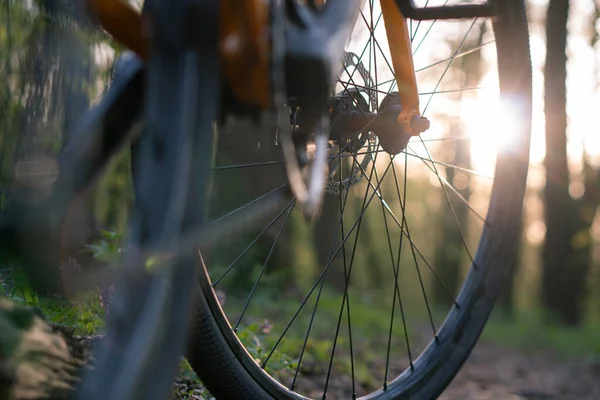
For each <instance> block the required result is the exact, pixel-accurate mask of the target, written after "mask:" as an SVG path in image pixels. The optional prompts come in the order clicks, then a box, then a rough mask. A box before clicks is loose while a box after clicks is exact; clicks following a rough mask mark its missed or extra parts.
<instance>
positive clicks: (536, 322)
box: [481, 310, 600, 362]
mask: <svg viewBox="0 0 600 400" xmlns="http://www.w3.org/2000/svg"><path fill="white" fill-rule="evenodd" d="M543 320H544V319H543V313H542V312H541V311H539V310H530V311H522V312H519V313H517V315H516V316H515V317H514V318H511V319H508V318H504V317H502V316H500V315H498V314H495V315H492V317H491V318H490V320H489V321H488V324H487V325H486V327H485V330H484V331H483V334H482V336H481V338H482V340H486V341H489V342H490V343H493V344H497V345H500V346H504V347H507V348H516V349H519V350H522V351H530V352H541V351H545V352H551V353H553V354H555V355H557V356H559V357H567V358H574V357H576V358H588V359H590V360H592V361H594V362H600V321H592V322H587V323H585V324H583V325H582V326H580V327H567V326H561V325H557V324H548V323H544V321H543Z"/></svg>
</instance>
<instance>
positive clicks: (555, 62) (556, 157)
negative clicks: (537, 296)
mask: <svg viewBox="0 0 600 400" xmlns="http://www.w3.org/2000/svg"><path fill="white" fill-rule="evenodd" d="M568 14H569V1H568V0H551V1H550V4H549V6H548V12H547V18H546V41H547V53H546V66H545V87H544V89H545V94H544V100H545V110H544V111H545V115H546V158H545V167H546V187H545V191H544V200H545V204H546V208H545V219H546V242H545V245H544V249H543V258H542V260H543V272H542V304H543V305H544V307H545V308H546V310H547V311H549V313H550V314H551V315H552V317H553V318H558V320H559V321H560V322H563V323H567V324H571V325H575V324H578V323H580V322H581V319H582V315H583V303H582V300H583V299H584V294H585V293H584V292H585V290H584V289H585V283H586V279H587V272H588V269H589V250H590V248H589V245H590V237H589V226H590V224H591V222H588V221H587V217H585V215H584V213H583V212H582V211H584V207H583V206H584V203H586V201H583V202H582V204H578V202H577V201H576V200H574V199H573V198H572V197H571V195H570V193H569V184H570V179H569V169H568V160H567V135H566V130H567V112H566V102H567V92H566V78H567V71H566V64H567V55H566V45H567V20H568Z"/></svg>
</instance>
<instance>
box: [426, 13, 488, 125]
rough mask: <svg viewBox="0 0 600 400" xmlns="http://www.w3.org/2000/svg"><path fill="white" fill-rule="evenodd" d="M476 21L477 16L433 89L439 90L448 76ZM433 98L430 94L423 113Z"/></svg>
mask: <svg viewBox="0 0 600 400" xmlns="http://www.w3.org/2000/svg"><path fill="white" fill-rule="evenodd" d="M476 22H477V18H475V19H474V20H473V22H472V23H471V26H469V29H468V30H467V33H466V34H465V36H464V37H463V38H462V40H461V42H460V44H459V45H458V47H457V48H456V51H455V52H454V54H453V55H452V57H451V58H450V60H449V61H448V64H447V65H446V69H444V72H443V73H442V76H440V79H438V81H437V83H436V84H435V88H434V89H433V91H434V92H435V91H437V89H438V87H439V86H440V83H441V82H442V80H443V79H444V77H445V76H446V74H447V73H448V70H450V66H451V65H452V63H453V62H454V60H455V59H456V56H457V55H458V52H459V51H460V49H461V48H462V46H463V44H464V43H465V41H466V40H467V36H469V33H470V32H471V30H472V29H473V27H474V26H475V23H476ZM431 99H433V95H430V96H429V100H427V103H426V104H425V107H424V108H423V111H422V112H421V115H425V112H427V109H428V108H429V104H431Z"/></svg>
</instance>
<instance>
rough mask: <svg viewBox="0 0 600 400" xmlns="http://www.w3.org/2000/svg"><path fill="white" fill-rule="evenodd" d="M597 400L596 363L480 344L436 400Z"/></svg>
mask: <svg viewBox="0 0 600 400" xmlns="http://www.w3.org/2000/svg"><path fill="white" fill-rule="evenodd" d="M459 399H460V400H488V399H489V400H555V399H556V400H558V399H560V400H587V399H590V400H592V399H594V400H600V363H599V362H596V363H592V362H585V361H582V360H579V361H565V360H560V359H558V358H557V357H554V356H552V355H551V354H549V353H547V352H544V353H542V352H537V353H532V354H527V353H525V352H523V351H518V350H514V349H503V348H498V347H495V346H493V345H490V344H489V343H485V342H480V343H479V344H478V345H477V347H476V348H475V350H474V351H473V353H472V354H471V357H469V360H468V361H467V362H466V363H465V365H464V366H463V368H462V370H461V371H460V372H459V374H458V375H457V377H456V378H455V379H454V381H453V382H452V384H451V385H450V386H449V387H448V388H447V389H446V391H445V392H444V393H443V394H442V396H441V397H440V398H439V400H459Z"/></svg>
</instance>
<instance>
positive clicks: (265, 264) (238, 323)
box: [233, 202, 295, 332]
mask: <svg viewBox="0 0 600 400" xmlns="http://www.w3.org/2000/svg"><path fill="white" fill-rule="evenodd" d="M294 204H295V202H294ZM294 204H292V205H291V206H290V208H289V209H288V211H287V213H286V214H285V218H284V220H283V223H282V224H281V227H280V228H279V231H278V232H277V236H275V239H274V240H273V245H271V249H270V250H269V254H267V258H266V259H265V262H264V263H263V265H262V268H261V269H260V272H259V273H258V277H257V278H256V280H255V281H254V285H253V286H252V289H251V290H250V294H249V295H248V298H247V299H246V303H245V304H244V308H243V309H242V312H241V313H240V316H239V318H238V320H237V322H236V323H235V326H234V328H233V331H234V332H237V330H238V327H239V326H240V322H242V318H244V314H245V313H246V310H247V309H248V306H249V305H250V301H251V300H252V296H254V292H255V291H256V288H257V287H258V284H259V282H260V279H261V278H262V276H263V274H264V272H265V270H266V268H267V264H268V263H269V261H270V260H271V256H272V255H273V251H274V250H275V246H277V242H279V238H280V237H281V234H282V233H283V230H284V229H285V227H286V225H287V222H288V220H289V218H290V214H291V213H292V210H293V209H294Z"/></svg>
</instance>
